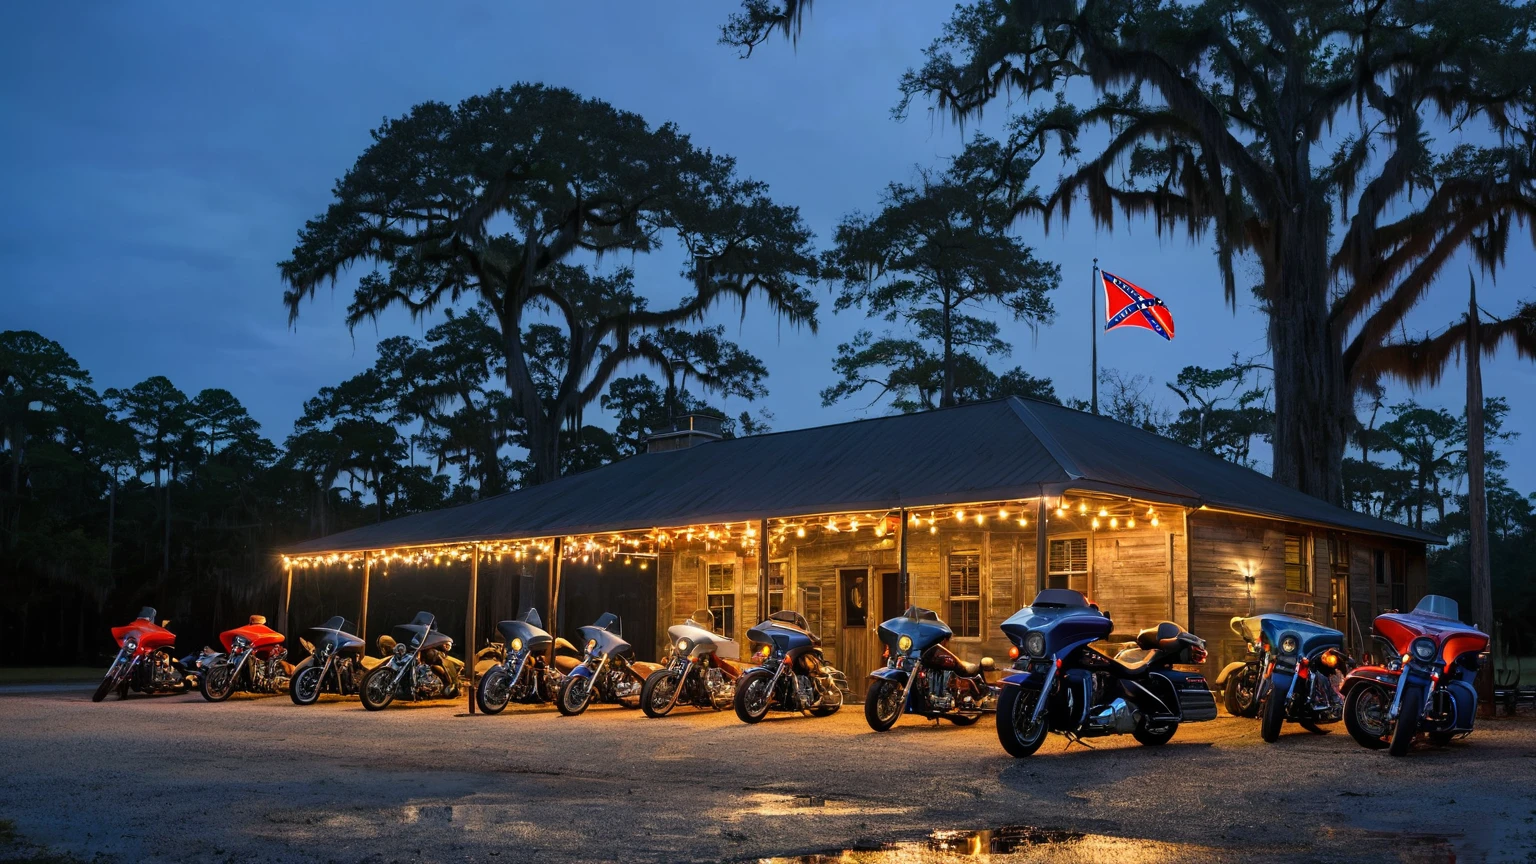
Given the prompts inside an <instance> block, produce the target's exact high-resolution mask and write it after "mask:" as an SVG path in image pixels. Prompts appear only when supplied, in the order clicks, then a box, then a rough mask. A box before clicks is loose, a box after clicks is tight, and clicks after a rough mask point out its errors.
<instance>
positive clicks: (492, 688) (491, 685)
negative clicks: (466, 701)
mask: <svg viewBox="0 0 1536 864" xmlns="http://www.w3.org/2000/svg"><path fill="white" fill-rule="evenodd" d="M510 701H512V673H510V672H508V671H507V670H506V669H504V668H502V667H500V666H495V667H492V668H491V670H490V671H489V672H486V673H485V676H484V677H482V678H481V679H480V685H479V686H478V687H476V688H475V702H476V703H477V704H479V706H480V711H481V713H483V714H500V713H501V712H502V711H504V710H506V707H507V703H508V702H510Z"/></svg>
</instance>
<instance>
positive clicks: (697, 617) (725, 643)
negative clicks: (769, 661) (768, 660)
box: [640, 609, 741, 717]
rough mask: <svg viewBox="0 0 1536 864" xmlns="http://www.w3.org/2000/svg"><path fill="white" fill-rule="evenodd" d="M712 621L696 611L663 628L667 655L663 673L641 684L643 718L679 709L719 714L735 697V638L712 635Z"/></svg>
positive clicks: (737, 672) (702, 611)
mask: <svg viewBox="0 0 1536 864" xmlns="http://www.w3.org/2000/svg"><path fill="white" fill-rule="evenodd" d="M714 630H715V616H714V614H713V613H711V612H710V611H709V610H708V609H700V610H698V611H697V612H694V613H693V616H692V617H690V618H688V619H687V620H685V621H684V622H683V623H681V624H677V625H674V626H672V627H668V628H667V639H668V641H670V642H671V645H672V648H671V654H670V655H669V656H668V658H667V660H666V666H665V668H663V669H660V670H657V671H656V672H653V673H652V674H651V675H650V677H648V678H646V679H645V686H644V687H643V688H641V690H640V708H641V710H643V711H645V716H647V717H665V716H667V715H668V714H670V713H671V712H672V709H673V708H676V707H677V706H678V705H692V706H694V707H697V708H711V709H713V710H715V711H722V710H724V709H726V708H729V707H731V705H732V703H733V702H734V701H735V698H736V679H737V678H740V677H741V668H740V667H739V666H737V665H736V663H735V662H733V661H735V660H736V659H737V658H739V657H740V656H741V649H740V646H739V645H738V644H737V642H736V640H735V639H731V638H729V637H726V636H721V635H720V634H718V633H716V632H714Z"/></svg>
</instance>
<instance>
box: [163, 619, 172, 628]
mask: <svg viewBox="0 0 1536 864" xmlns="http://www.w3.org/2000/svg"><path fill="white" fill-rule="evenodd" d="M160 626H161V627H169V626H171V619H169V618H167V619H165V620H164V621H161V622H160Z"/></svg>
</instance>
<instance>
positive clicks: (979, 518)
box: [976, 513, 987, 525]
mask: <svg viewBox="0 0 1536 864" xmlns="http://www.w3.org/2000/svg"><path fill="white" fill-rule="evenodd" d="M985 521H987V517H985V516H983V515H982V514H980V513H977V514H976V524H977V525H980V524H981V523H983V522H985Z"/></svg>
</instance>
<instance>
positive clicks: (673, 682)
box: [640, 669, 682, 718]
mask: <svg viewBox="0 0 1536 864" xmlns="http://www.w3.org/2000/svg"><path fill="white" fill-rule="evenodd" d="M680 681H682V673H680V672H678V671H676V670H674V669H663V670H661V671H660V672H656V673H655V674H653V675H651V677H649V678H647V679H645V686H644V687H641V688H640V708H641V710H643V711H644V712H645V716H647V717H651V718H656V717H665V716H667V715H668V714H670V713H672V708H673V707H674V706H675V705H676V704H677V701H676V699H675V698H674V697H675V696H676V694H677V685H678V683H679V682H680Z"/></svg>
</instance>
